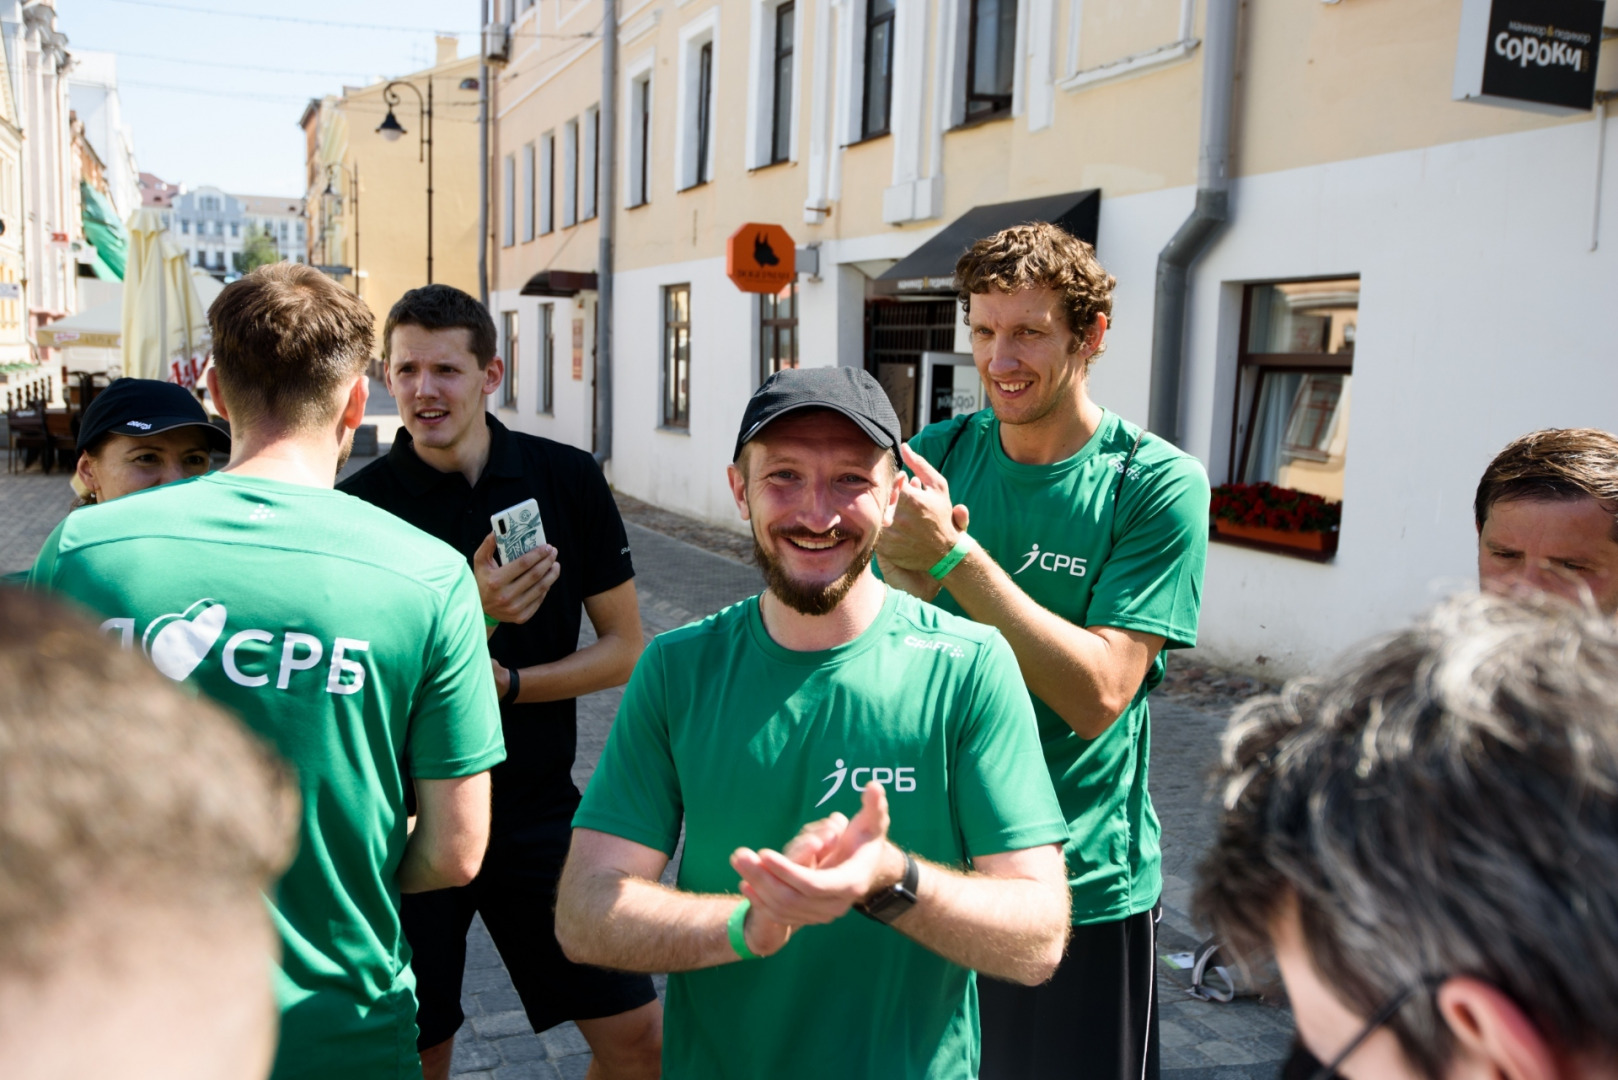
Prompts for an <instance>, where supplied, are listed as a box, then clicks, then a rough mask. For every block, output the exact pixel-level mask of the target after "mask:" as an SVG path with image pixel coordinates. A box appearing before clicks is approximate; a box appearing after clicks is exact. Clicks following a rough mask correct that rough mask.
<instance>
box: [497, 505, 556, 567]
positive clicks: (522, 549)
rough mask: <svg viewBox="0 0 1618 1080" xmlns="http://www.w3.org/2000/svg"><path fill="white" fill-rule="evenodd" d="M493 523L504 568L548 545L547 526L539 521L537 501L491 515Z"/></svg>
mask: <svg viewBox="0 0 1618 1080" xmlns="http://www.w3.org/2000/svg"><path fill="white" fill-rule="evenodd" d="M489 524H490V525H491V526H492V527H493V528H494V548H495V552H496V555H497V556H498V558H499V562H500V565H501V566H504V565H506V564H507V563H509V562H511V560H513V559H520V558H522V557H523V556H524V555H526V554H527V553H528V552H530V551H532V550H534V549H535V548H537V547H538V546H539V545H541V544H543V543H544V542H545V523H544V522H542V521H541V520H540V519H539V503H537V502H535V501H534V500H533V499H528V500H526V501H525V502H520V503H518V504H517V505H516V506H508V507H506V508H505V509H504V510H502V511H500V512H499V513H498V514H495V515H493V516H491V517H490V518H489Z"/></svg>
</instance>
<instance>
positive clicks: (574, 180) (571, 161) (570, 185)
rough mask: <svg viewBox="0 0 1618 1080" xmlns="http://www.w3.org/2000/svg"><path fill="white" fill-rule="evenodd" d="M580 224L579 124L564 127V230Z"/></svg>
mask: <svg viewBox="0 0 1618 1080" xmlns="http://www.w3.org/2000/svg"><path fill="white" fill-rule="evenodd" d="M578 223H579V122H578V121H577V120H569V121H568V122H567V123H565V124H563V125H562V228H564V229H565V228H567V227H568V226H569V225H577V224H578Z"/></svg>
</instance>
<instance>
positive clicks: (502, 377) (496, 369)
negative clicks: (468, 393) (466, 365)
mask: <svg viewBox="0 0 1618 1080" xmlns="http://www.w3.org/2000/svg"><path fill="white" fill-rule="evenodd" d="M505 381H506V362H505V361H504V360H502V359H500V357H498V356H497V357H495V358H494V359H493V360H490V361H489V366H488V367H486V368H484V369H483V396H484V397H488V396H489V395H490V394H492V393H494V392H495V391H496V390H498V389H500V384H501V383H503V382H505Z"/></svg>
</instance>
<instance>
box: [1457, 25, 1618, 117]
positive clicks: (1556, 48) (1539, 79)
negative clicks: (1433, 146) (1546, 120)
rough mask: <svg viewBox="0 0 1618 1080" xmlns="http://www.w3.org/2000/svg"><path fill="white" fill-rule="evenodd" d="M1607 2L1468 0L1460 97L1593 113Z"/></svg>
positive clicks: (1460, 50) (1461, 52)
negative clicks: (1603, 19) (1597, 66)
mask: <svg viewBox="0 0 1618 1080" xmlns="http://www.w3.org/2000/svg"><path fill="white" fill-rule="evenodd" d="M1605 7H1606V5H1605V4H1604V3H1603V2H1602V0H1463V4H1462V8H1461V35H1460V44H1459V46H1458V48H1457V51H1456V55H1455V86H1454V95H1453V96H1454V98H1455V100H1456V101H1476V102H1481V103H1484V104H1489V105H1505V106H1508V107H1511V108H1518V109H1531V110H1534V111H1536V112H1549V113H1556V114H1566V113H1573V112H1588V111H1589V110H1590V108H1591V107H1592V106H1593V104H1594V102H1595V87H1596V59H1597V57H1598V56H1599V54H1600V50H1601V18H1602V12H1603V10H1604V9H1605Z"/></svg>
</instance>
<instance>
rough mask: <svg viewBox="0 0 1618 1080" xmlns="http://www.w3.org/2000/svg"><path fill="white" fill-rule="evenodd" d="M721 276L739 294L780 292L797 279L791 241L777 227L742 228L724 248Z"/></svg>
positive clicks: (794, 253) (783, 230) (756, 225)
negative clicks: (723, 275)
mask: <svg viewBox="0 0 1618 1080" xmlns="http://www.w3.org/2000/svg"><path fill="white" fill-rule="evenodd" d="M725 274H726V276H728V277H729V278H730V280H732V281H734V282H735V283H736V287H737V288H738V289H740V290H741V291H742V292H754V293H773V292H780V291H781V290H782V289H784V288H786V287H787V286H788V285H789V284H791V283H792V281H793V279H794V278H796V277H797V276H798V269H797V249H796V248H794V247H793V246H792V237H791V236H790V235H788V233H787V231H786V230H785V229H783V228H781V226H779V225H760V224H758V223H756V222H753V223H749V224H747V225H743V226H742V227H741V228H739V229H737V230H736V231H735V232H734V233H732V234H731V237H730V240H729V242H728V243H726V244H725Z"/></svg>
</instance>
